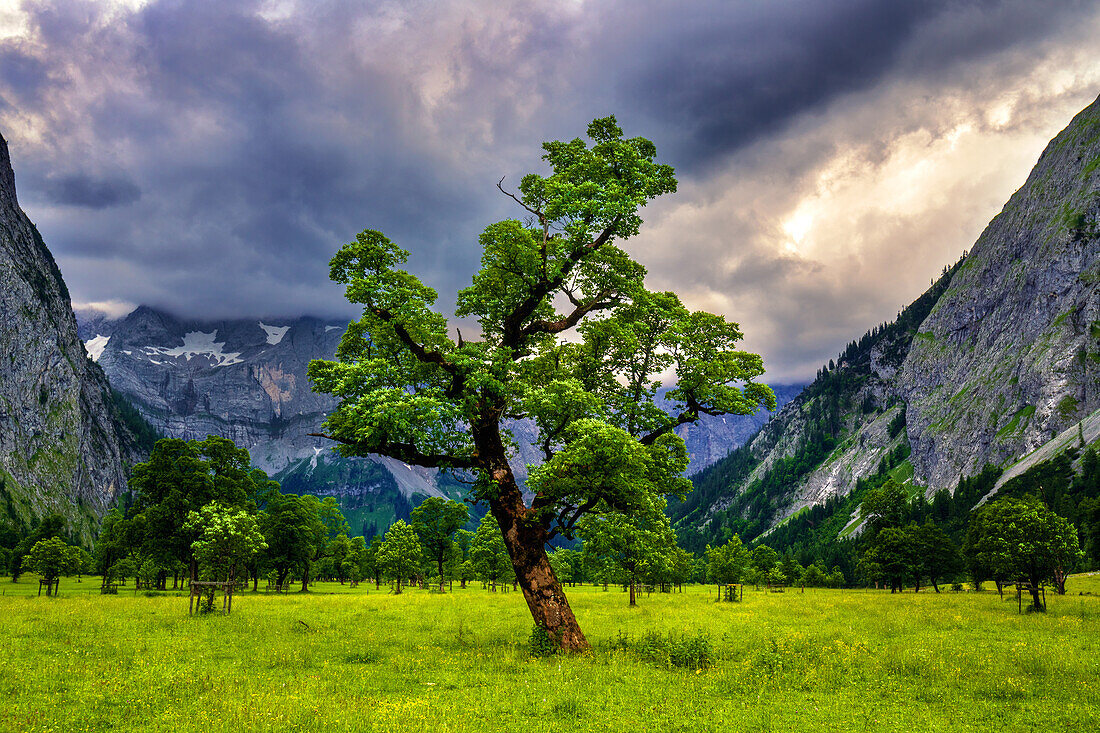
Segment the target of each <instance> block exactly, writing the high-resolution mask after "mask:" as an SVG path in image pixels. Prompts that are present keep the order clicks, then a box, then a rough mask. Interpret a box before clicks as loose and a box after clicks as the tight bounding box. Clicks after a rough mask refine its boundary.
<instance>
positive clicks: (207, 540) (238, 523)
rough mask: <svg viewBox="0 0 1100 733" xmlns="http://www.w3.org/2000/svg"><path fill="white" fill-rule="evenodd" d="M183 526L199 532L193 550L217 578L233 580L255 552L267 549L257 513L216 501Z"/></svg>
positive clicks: (190, 516) (190, 517) (191, 516)
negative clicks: (253, 513) (257, 520)
mask: <svg viewBox="0 0 1100 733" xmlns="http://www.w3.org/2000/svg"><path fill="white" fill-rule="evenodd" d="M184 529H185V530H187V531H188V532H192V533H194V534H197V535H198V539H196V540H195V541H194V542H193V543H192V545H191V550H192V552H194V554H195V559H196V560H198V561H199V562H200V563H201V564H202V565H203V566H204V567H205V568H206V570H207V571H208V572H209V574H210V575H211V576H212V577H214V578H216V579H217V580H227V581H229V582H233V581H234V580H236V578H237V574H238V571H239V570H240V569H241V568H243V567H244V566H245V564H247V563H248V562H249V561H250V560H251V559H252V557H253V556H254V555H256V553H258V552H261V551H263V550H265V549H267V542H266V541H265V540H264V536H263V533H262V532H260V527H259V525H258V524H257V523H256V517H255V516H253V515H252V514H250V513H249V512H246V511H244V510H243V509H234V508H232V507H227V506H223V505H222V504H220V503H218V502H217V501H212V502H210V503H209V504H207V505H206V506H204V507H203V508H202V509H200V510H199V511H197V512H191V513H190V514H188V516H187V522H186V524H184Z"/></svg>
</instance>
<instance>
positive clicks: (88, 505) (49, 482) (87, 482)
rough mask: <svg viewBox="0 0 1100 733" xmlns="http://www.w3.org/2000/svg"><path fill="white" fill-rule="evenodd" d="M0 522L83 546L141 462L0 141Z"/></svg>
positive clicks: (4, 146)
mask: <svg viewBox="0 0 1100 733" xmlns="http://www.w3.org/2000/svg"><path fill="white" fill-rule="evenodd" d="M0 283H2V287H0V504H6V507H4V506H0V512H4V511H5V510H6V512H7V513H9V514H10V515H12V516H14V517H16V518H18V520H19V521H23V522H29V521H31V520H32V519H33V518H36V517H40V516H42V515H43V514H45V513H47V512H53V511H56V512H60V513H62V514H64V515H66V516H68V517H69V518H70V521H71V523H72V525H73V528H74V529H75V530H76V531H77V533H78V534H79V535H81V536H82V537H83V538H84V539H85V540H90V539H91V538H92V537H93V532H94V527H95V526H96V524H97V522H98V518H99V516H101V515H102V514H103V513H104V512H105V511H106V510H107V508H108V507H109V505H110V504H111V502H112V501H113V499H114V498H115V496H116V495H117V493H118V491H119V490H120V489H121V488H122V487H123V486H125V464H127V463H130V462H133V461H134V460H136V459H138V458H140V456H139V455H138V454H137V453H136V449H135V448H134V446H133V442H132V438H131V436H130V435H129V434H128V433H127V431H126V430H125V428H123V427H122V426H121V425H120V424H119V422H118V421H117V420H116V418H115V417H114V412H113V409H112V405H111V395H110V388H109V386H108V384H107V379H106V377H105V376H104V374H103V371H102V370H101V369H100V368H99V367H98V366H97V365H96V364H94V363H93V362H92V361H90V360H89V359H88V358H87V356H86V354H85V351H84V346H83V345H82V344H81V341H80V338H79V337H78V335H77V325H76V318H75V317H74V316H73V312H72V308H71V306H70V303H69V292H68V289H67V288H66V287H65V283H64V281H63V280H62V278H61V272H60V271H59V270H58V268H57V265H56V263H55V262H54V259H53V256H52V255H51V254H50V251H49V250H48V249H47V248H46V245H45V243H44V242H43V241H42V237H41V236H40V235H39V233H38V230H37V229H36V228H35V226H34V224H32V223H31V221H30V220H29V219H28V218H27V216H26V214H24V213H23V211H22V209H20V208H19V202H18V200H17V198H16V192H15V175H14V173H13V172H12V169H11V161H10V158H9V156H8V147H7V143H6V142H5V141H4V140H3V139H2V138H0Z"/></svg>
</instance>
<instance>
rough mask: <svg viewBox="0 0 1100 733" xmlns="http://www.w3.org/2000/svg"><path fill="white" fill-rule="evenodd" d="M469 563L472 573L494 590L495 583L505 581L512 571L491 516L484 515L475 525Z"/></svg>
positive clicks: (498, 531)
mask: <svg viewBox="0 0 1100 733" xmlns="http://www.w3.org/2000/svg"><path fill="white" fill-rule="evenodd" d="M470 563H471V565H472V567H473V571H474V573H475V574H476V575H477V576H478V577H480V578H481V579H482V580H484V581H485V582H486V583H488V584H489V587H490V588H492V589H494V590H495V589H496V585H497V583H499V582H501V581H504V580H506V579H507V578H508V577H509V576H510V574H511V571H512V563H511V560H510V559H509V557H508V548H506V547H505V546H504V536H503V535H502V534H501V532H500V526H499V525H498V524H497V520H496V519H494V518H493V515H492V514H486V515H485V516H484V517H482V518H481V523H480V524H478V525H477V532H475V533H474V537H473V540H472V541H471V542H470Z"/></svg>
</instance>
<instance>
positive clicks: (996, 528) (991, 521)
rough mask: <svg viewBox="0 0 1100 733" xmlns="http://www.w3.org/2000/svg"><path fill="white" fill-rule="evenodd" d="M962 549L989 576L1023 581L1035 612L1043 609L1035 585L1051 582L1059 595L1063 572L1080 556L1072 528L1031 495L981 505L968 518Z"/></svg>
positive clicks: (1067, 570) (1064, 573)
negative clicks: (1058, 587)
mask: <svg viewBox="0 0 1100 733" xmlns="http://www.w3.org/2000/svg"><path fill="white" fill-rule="evenodd" d="M966 547H967V553H968V554H969V555H971V556H972V558H973V559H974V561H976V563H977V564H978V565H981V566H984V567H988V568H990V569H991V570H992V572H993V575H994V577H998V578H1005V579H1008V580H1026V581H1028V584H1029V585H1030V586H1031V600H1032V609H1033V610H1035V611H1043V610H1046V609H1045V607H1044V606H1043V602H1042V600H1041V599H1040V597H1039V585H1040V584H1041V583H1042V582H1044V581H1046V580H1053V581H1054V582H1055V583H1056V584H1059V585H1060V590H1062V591H1063V592H1064V588H1065V585H1064V584H1065V576H1066V574H1067V573H1068V572H1069V571H1070V570H1072V569H1073V566H1074V565H1075V564H1076V563H1077V562H1078V561H1079V560H1080V559H1081V557H1082V553H1081V549H1080V546H1079V545H1078V540H1077V530H1076V528H1075V527H1074V526H1073V525H1072V524H1070V523H1069V522H1068V521H1066V520H1065V519H1063V518H1062V517H1060V516H1058V515H1057V514H1055V513H1054V512H1052V511H1050V510H1049V509H1047V508H1046V506H1044V505H1043V503H1042V502H1041V501H1040V500H1039V499H1037V498H1035V497H1025V498H1022V499H1012V498H1005V499H998V500H997V501H993V502H990V503H989V504H986V505H985V506H983V507H982V508H981V509H979V510H978V511H977V512H975V513H974V516H973V517H972V518H971V520H970V527H969V529H968V530H967V537H966Z"/></svg>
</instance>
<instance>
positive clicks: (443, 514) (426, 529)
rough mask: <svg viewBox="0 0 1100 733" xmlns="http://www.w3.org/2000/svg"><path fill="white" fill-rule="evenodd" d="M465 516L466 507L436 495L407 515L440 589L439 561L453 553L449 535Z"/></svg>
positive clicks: (441, 573) (458, 526) (456, 529)
mask: <svg viewBox="0 0 1100 733" xmlns="http://www.w3.org/2000/svg"><path fill="white" fill-rule="evenodd" d="M469 518H470V510H469V509H467V508H466V505H465V504H463V503H462V502H459V501H454V500H452V499H443V498H441V497H438V496H429V497H428V498H427V499H425V500H424V501H422V502H420V505H419V506H417V507H416V508H415V509H413V510H412V514H411V515H410V517H409V519H410V520H411V523H412V528H413V530H414V531H415V532H416V536H417V537H419V538H420V545H421V547H423V548H424V554H425V555H426V556H427V557H428V558H430V559H431V560H432V561H433V562H435V563H436V566H437V569H438V571H439V589H440V590H443V563H445V562H446V561H447V560H448V559H449V558H450V557H451V555H452V554H453V552H454V546H453V545H454V541H453V540H452V539H451V537H452V536H453V535H454V533H455V532H456V531H458V529H459V528H460V527H462V525H464V524H466V521H467V520H468V519H469Z"/></svg>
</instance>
